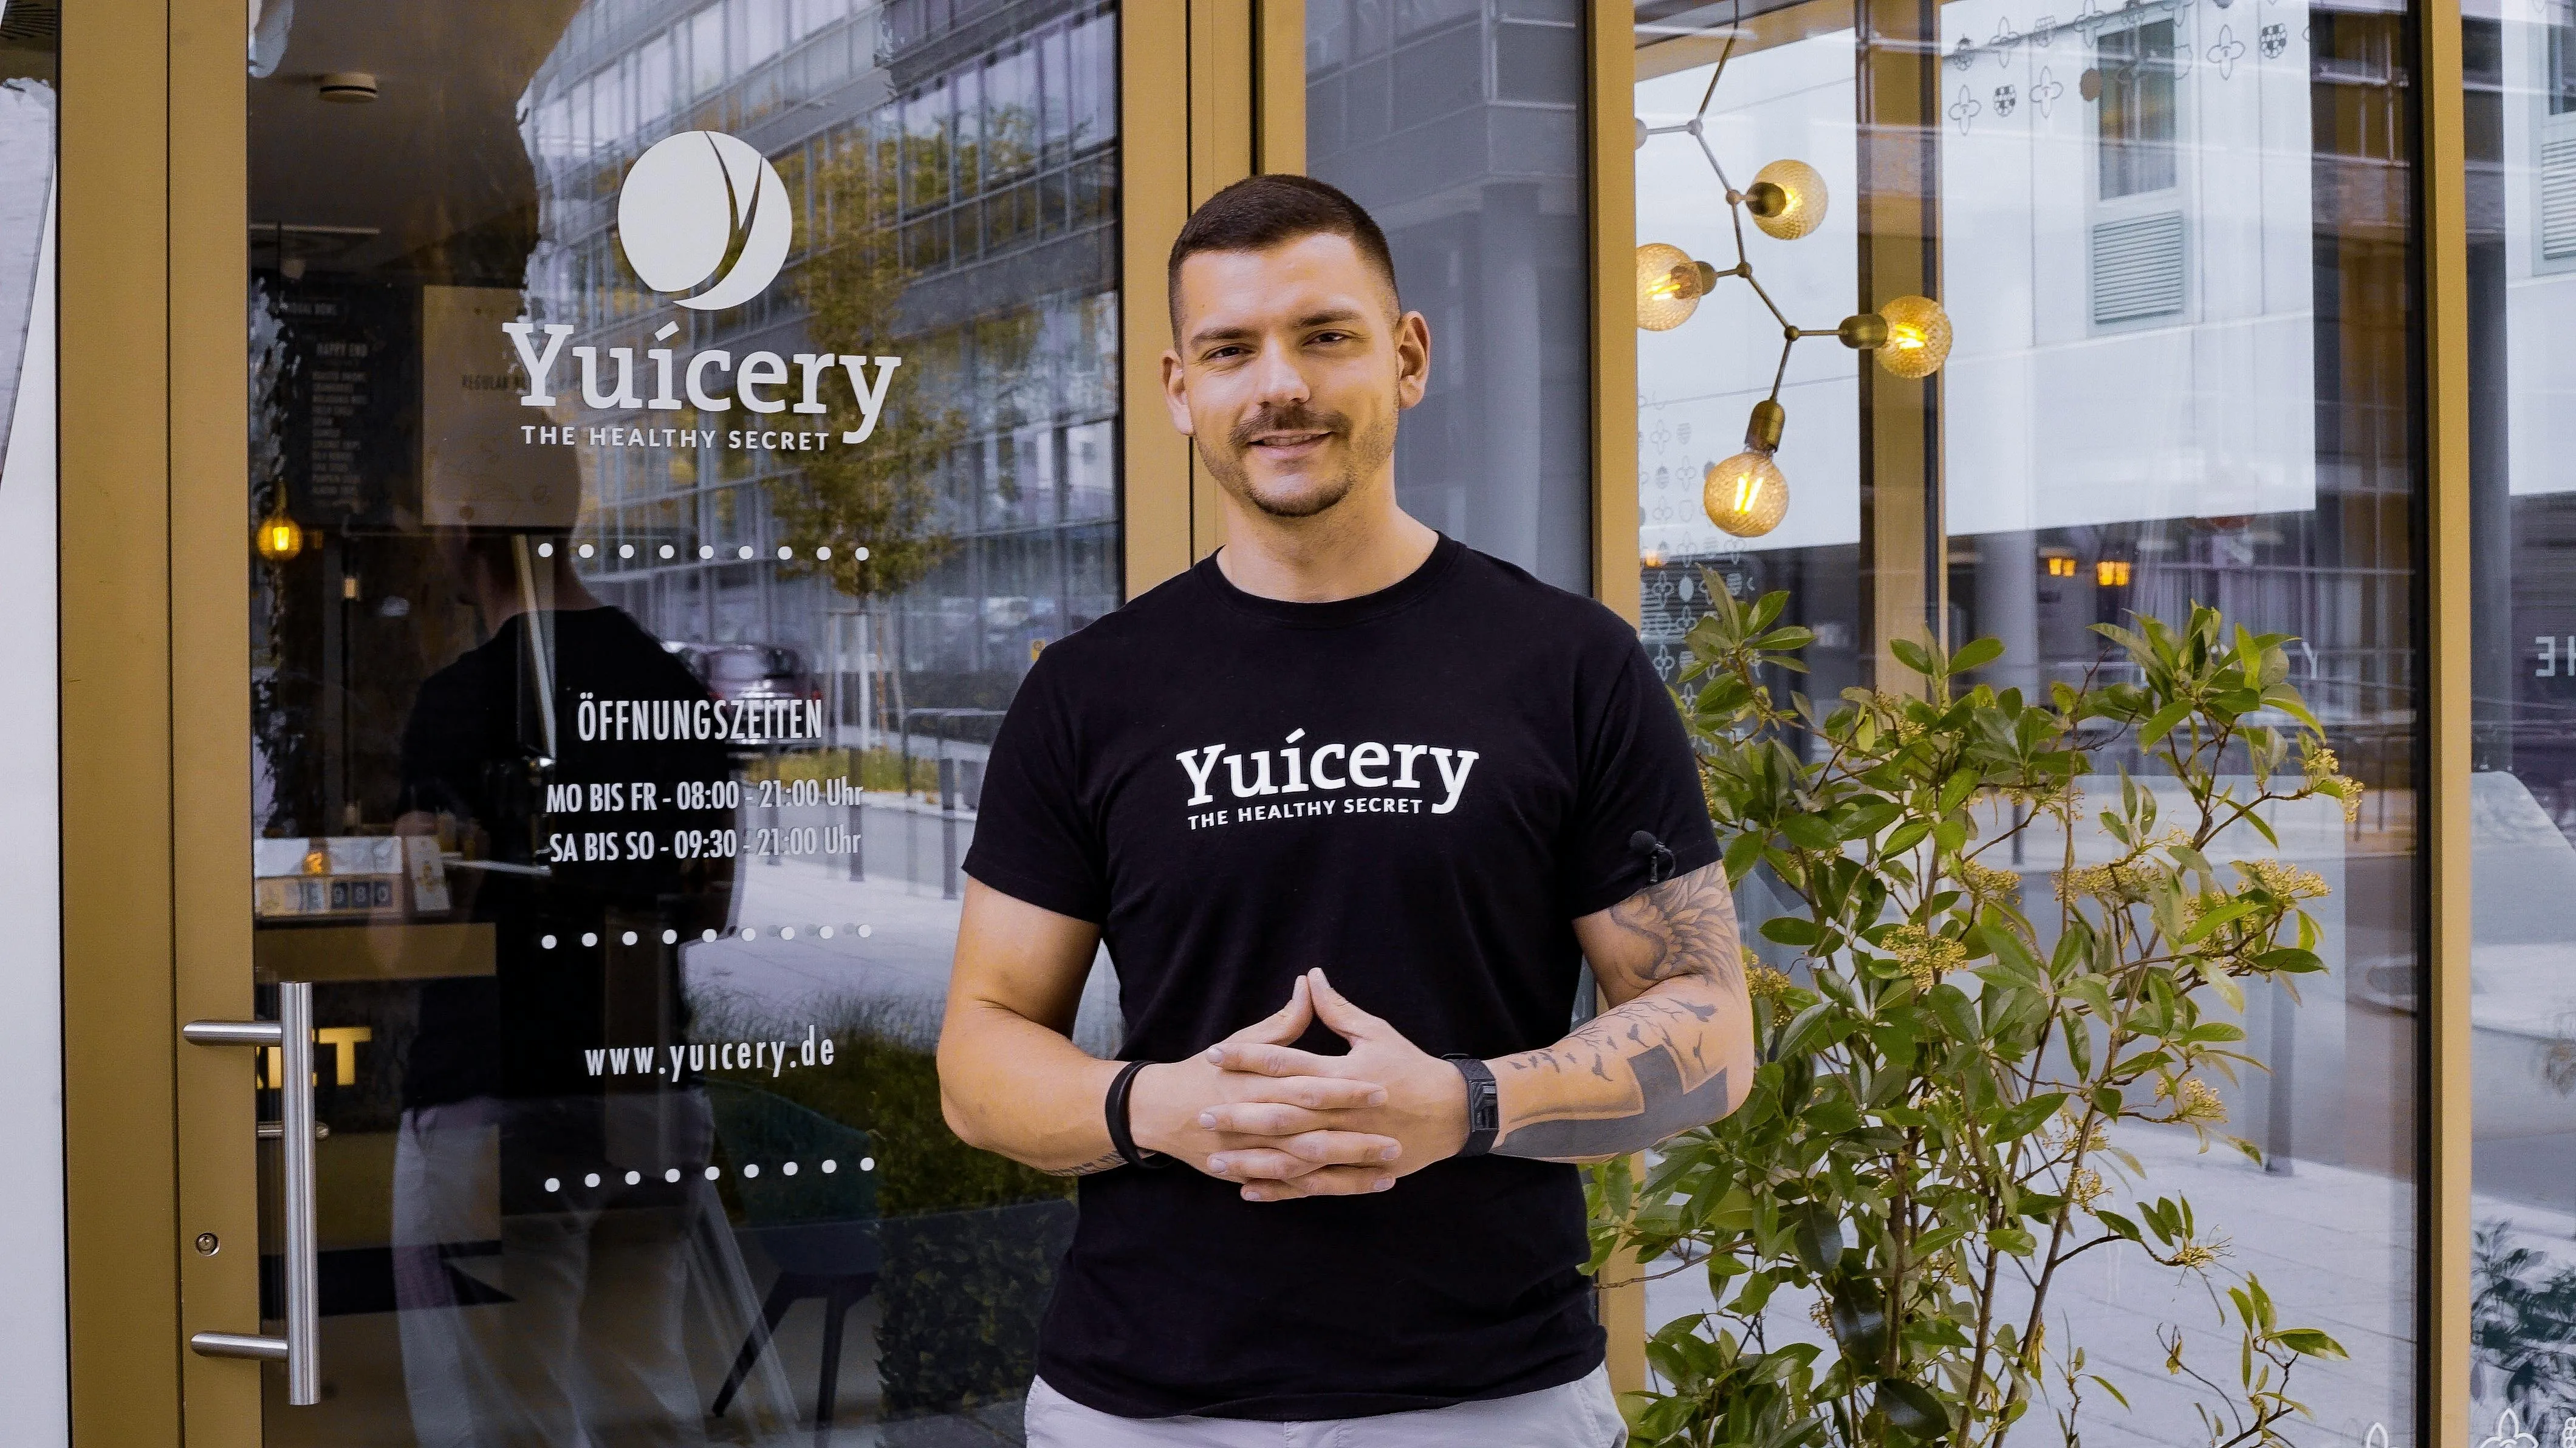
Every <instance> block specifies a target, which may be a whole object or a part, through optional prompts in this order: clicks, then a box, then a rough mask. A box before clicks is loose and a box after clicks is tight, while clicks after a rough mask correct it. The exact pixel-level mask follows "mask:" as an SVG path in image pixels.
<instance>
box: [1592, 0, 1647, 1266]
mask: <svg viewBox="0 0 2576 1448" xmlns="http://www.w3.org/2000/svg"><path fill="white" fill-rule="evenodd" d="M1635 21H1636V12H1635V10H1634V8H1633V6H1632V5H1630V4H1628V3H1625V0H1620V3H1613V0H1593V3H1592V5H1591V7H1590V23H1589V25H1588V26H1587V27H1586V44H1587V46H1588V49H1589V52H1590V53H1589V55H1588V57H1587V58H1588V59H1589V61H1590V62H1591V63H1590V65H1589V66H1588V67H1587V69H1588V71H1589V73H1590V76H1591V92H1590V101H1591V106H1590V109H1591V113H1592V124H1591V134H1590V135H1588V136H1587V137H1586V138H1585V140H1586V142H1587V143H1588V146H1589V150H1590V154H1589V155H1588V156H1587V157H1586V158H1585V159H1586V161H1587V163H1588V169H1589V170H1590V171H1591V173H1592V174H1591V198H1590V199H1591V206H1592V596H1593V597H1595V598H1597V599H1599V600H1601V601H1602V602H1603V603H1605V604H1608V605H1609V606H1610V608H1611V609H1612V610H1613V611H1615V612H1616V613H1618V615H1619V616H1620V617H1621V618H1624V619H1626V620H1628V622H1630V623H1631V624H1633V623H1636V622H1637V621H1638V611H1639V609H1640V608H1641V607H1642V606H1643V604H1642V600H1641V599H1640V598H1639V591H1640V588H1641V580H1640V579H1639V576H1638V571H1637V570H1638V561H1637V527H1638V521H1637V288H1636V282H1635V280H1634V278H1635V276H1636V270H1637V269H1636V264H1635V262H1634V261H1632V260H1631V258H1633V257H1634V256H1635V255H1636V251H1637V148H1636V116H1637V42H1636V33H1635V28H1634V27H1635ZM1644 1310H1645V1309H1644V1305H1643V1302H1642V1299H1641V1300H1640V1303H1639V1306H1638V1311H1639V1313H1640V1314H1642V1313H1643V1312H1644Z"/></svg>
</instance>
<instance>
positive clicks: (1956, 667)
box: [1950, 638, 2004, 674]
mask: <svg viewBox="0 0 2576 1448" xmlns="http://www.w3.org/2000/svg"><path fill="white" fill-rule="evenodd" d="M2003 656H2004V641H2003V640H2002V639H1998V638H1982V639H1976V640H1973V641H1971V642H1969V643H1965V644H1961V645H1960V646H1959V651H1958V652H1957V653H1955V654H1952V655H1951V656H1950V672H1951V673H1954V674H1964V673H1966V672H1968V671H1969V670H1971V669H1982V668H1984V667H1985V666H1986V665H1988V664H1991V663H1993V662H1994V661H1995V660H1997V659H2000V658H2002V657H2003Z"/></svg>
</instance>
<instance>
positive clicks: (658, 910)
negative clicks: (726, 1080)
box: [394, 535, 740, 1448]
mask: <svg viewBox="0 0 2576 1448" xmlns="http://www.w3.org/2000/svg"><path fill="white" fill-rule="evenodd" d="M445 542H446V544H447V547H446V552H447V554H448V561H449V562H450V564H451V566H453V567H454V569H455V570H456V573H457V576H458V578H459V580H460V582H461V584H462V592H463V593H464V595H465V601H467V602H469V603H471V604H473V605H474V606H475V607H476V608H477V609H478V610H479V612H480V613H481V615H482V618H483V621H484V625H485V627H486V629H487V630H488V632H489V637H488V639H487V640H486V641H485V642H484V643H483V644H482V645H481V646H479V647H477V648H474V649H471V650H469V651H467V652H466V653H465V654H464V655H463V656H462V657H460V658H458V659H457V660H456V661H455V662H454V663H451V664H449V665H448V666H447V667H446V668H444V669H441V670H440V671H438V672H437V673H436V674H433V675H432V676H430V678H429V679H428V680H426V681H425V682H424V683H423V684H422V685H421V689H420V694H419V696H418V698H417V699H416V700H415V701H414V703H413V706H412V711H411V716H410V719H409V721H408V723H407V724H406V726H405V729H404V735H403V745H402V785H403V794H404V800H403V804H404V808H405V810H406V811H407V813H406V814H405V815H404V817H403V819H402V820H401V821H400V823H399V824H398V825H397V828H398V829H400V830H403V831H405V832H412V833H418V832H425V831H426V830H427V829H429V828H430V827H431V822H432V821H433V820H434V819H435V818H436V817H437V816H439V815H446V816H449V817H450V818H451V819H452V820H453V821H454V822H456V824H457V825H458V826H460V827H461V828H463V829H465V830H467V831H468V832H470V833H471V834H472V835H473V836H474V837H476V838H478V839H481V840H485V841H488V851H489V854H488V858H487V859H486V860H483V861H479V862H477V861H469V862H467V864H468V865H469V866H472V868H463V869H460V871H459V875H460V888H461V889H462V890H463V891H464V892H465V893H464V899H463V902H462V903H464V905H465V906H466V908H467V910H468V912H469V913H470V914H471V916H472V917H473V918H474V919H475V920H477V921H482V922H488V923H489V924H490V926H491V927H492V933H493V947H494V974H493V975H492V976H491V977H488V978H479V979H478V978H461V979H451V980H440V981H433V982H430V983H428V985H427V986H426V987H425V988H424V990H423V992H422V995H421V1004H420V1021H419V1026H418V1029H417V1031H416V1033H415V1034H414V1036H413V1039H412V1042H411V1049H410V1054H409V1057H408V1060H407V1063H406V1068H405V1072H404V1082H403V1104H404V1111H403V1118H402V1126H401V1132H400V1135H399V1136H398V1138H397V1142H396V1160H395V1181H394V1217H395V1223H394V1239H395V1242H396V1248H395V1257H396V1264H395V1275H396V1295H397V1301H398V1303H399V1305H400V1306H401V1308H402V1318H401V1322H402V1339H403V1365H404V1377H405V1384H406V1387H407V1389H408V1391H409V1395H410V1398H411V1403H412V1418H413V1424H414V1428H415V1431H416V1432H417V1434H418V1436H419V1438H420V1440H421V1441H422V1442H423V1443H424V1444H432V1445H441V1448H444V1445H456V1448H464V1445H474V1448H493V1445H503V1444H507V1445H514V1448H515V1445H521V1444H526V1445H530V1448H534V1445H540V1444H542V1445H557V1444H566V1443H580V1442H616V1443H620V1444H629V1443H632V1444H666V1443H673V1444H676V1443H700V1442H704V1441H705V1431H704V1417H703V1413H704V1407H703V1404H702V1403H701V1402H700V1398H699V1389H698V1384H697V1380H696V1376H695V1374H694V1373H693V1372H692V1371H691V1368H690V1362H689V1356H688V1352H687V1335H686V1333H685V1332H684V1330H683V1329H684V1316H683V1309H684V1307H685V1306H686V1304H687V1302H688V1300H689V1297H690V1294H691V1292H692V1291H693V1290H694V1291H703V1290H705V1289H706V1288H707V1287H708V1286H709V1285H711V1284H710V1282H709V1279H710V1278H712V1279H714V1280H713V1283H712V1285H713V1286H715V1287H717V1288H719V1289H725V1290H732V1291H736V1292H738V1291H739V1277H740V1269H739V1266H738V1264H735V1263H733V1262H732V1260H731V1257H730V1241H729V1239H724V1238H722V1237H721V1231H722V1228H721V1222H720V1219H719V1220H717V1221H716V1222H715V1224H714V1230H713V1231H709V1230H707V1229H708V1226H709V1221H710V1215H711V1213H712V1212H713V1210H714V1209H713V1207H712V1204H711V1203H709V1202H708V1201H707V1200H706V1196H707V1187H706V1183H705V1181H704V1179H703V1178H702V1176H701V1175H700V1172H701V1171H702V1169H703V1167H704V1166H705V1164H706V1162H707V1160H708V1157H709V1154H710V1151H711V1137H712V1129H711V1126H710V1122H709V1115H708V1111H707V1106H706V1102H705V1099H704V1097H703V1095H702V1093H701V1092H700V1091H699V1090H698V1088H697V1086H696V1084H695V1081H694V1080H693V1079H686V1078H684V1079H681V1080H679V1081H676V1082H675V1081H674V1080H673V1079H672V1078H671V1075H670V1073H669V1072H668V1071H667V1070H666V1071H665V1072H663V1073H662V1074H659V1075H656V1076H654V1077H653V1078H651V1079H650V1080H639V1079H638V1078H636V1077H620V1078H616V1079H610V1078H607V1077H603V1076H599V1075H595V1074H593V1071H592V1069H591V1067H590V1065H589V1060H590V1057H589V1054H588V1053H589V1052H592V1051H595V1050H597V1049H598V1048H602V1047H612V1046H613V1047H627V1048H631V1047H635V1046H652V1047H655V1048H657V1054H658V1051H659V1049H660V1048H667V1047H669V1046H671V1045H674V1044H677V1043H679V1042H681V1041H682V1040H683V1038H684V1037H683V1028H684V1026H685V1009H684V1005H683V1002H682V1000H681V997H680V993H679V985H680V982H679V979H678V970H677V954H676V948H675V946H673V945H670V944H666V943H665V942H664V940H663V934H664V932H665V931H672V932H681V931H685V932H687V933H688V934H689V935H691V936H694V935H696V933H697V932H698V931H699V930H701V929H704V928H706V927H708V926H711V925H721V924H722V923H723V921H724V914H725V899H726V885H725V882H724V880H723V879H722V878H721V877H719V876H716V875H712V874H709V873H706V872H705V871H704V870H703V869H702V868H701V867H696V866H683V865H680V864H676V863H674V862H673V861H672V860H671V859H670V857H669V855H668V853H667V852H662V851H657V852H655V856H654V858H652V859H649V860H642V861H639V860H636V859H634V858H633V853H634V852H633V851H631V850H623V849H621V850H620V851H619V852H618V853H619V855H620V858H619V859H617V860H615V861H614V862H607V861H599V860H594V859H588V858H583V857H584V856H586V855H587V854H589V853H590V852H589V851H587V850H580V849H576V850H575V851H574V852H573V854H574V856H575V858H571V859H566V858H561V857H560V856H559V852H557V851H556V850H554V849H553V848H551V847H550V841H551V840H552V839H553V838H555V837H557V835H558V834H560V833H566V832H568V833H571V834H572V835H573V836H574V837H575V839H576V840H580V839H582V838H583V837H584V836H587V835H589V834H591V833H594V832H602V831H606V832H610V833H612V834H613V835H614V836H615V837H616V838H618V839H619V840H621V841H622V840H625V839H627V838H631V837H632V832H642V831H646V830H651V831H653V832H654V833H656V834H658V835H660V836H662V837H665V838H667V836H668V834H669V826H670V825H672V824H674V823H677V822H681V821H684V820H685V821H687V822H689V823H699V822H700V821H699V820H698V819H697V817H695V816H685V815H682V814H680V813H679V812H678V811H674V810H669V809H649V810H637V809H635V808H633V807H632V806H633V805H634V804H635V803H636V801H635V800H634V798H633V797H632V794H631V791H632V790H633V787H634V785H635V783H637V782H639V781H642V782H647V783H652V784H656V785H658V786H659V787H660V788H659V791H657V802H658V797H659V796H666V795H667V793H668V790H669V787H670V785H671V783H673V782H675V781H681V780H713V779H719V778H722V777H724V775H725V774H726V772H727V760H726V757H725V754H724V749H723V746H722V745H721V744H717V743H712V742H704V743H701V742H687V743H676V742H668V741H665V742H657V743H638V742H627V741H616V742H606V741H598V740H587V741H586V740H584V739H583V738H582V737H581V734H582V732H583V731H582V730H581V729H580V728H579V727H578V726H577V710H578V708H579V701H581V700H583V699H584V698H585V697H590V698H596V699H601V700H618V699H648V700H683V699H686V700H695V699H701V698H704V697H706V693H705V689H704V687H703V686H702V685H701V684H700V683H699V682H698V680H697V679H696V678H695V676H693V675H691V674H690V673H689V672H688V670H687V669H686V668H685V667H683V666H682V665H681V664H680V663H679V662H678V661H677V660H675V659H673V658H672V657H671V655H670V654H669V653H668V652H667V651H665V650H664V649H663V647H662V646H661V644H660V643H659V642H657V641H656V640H655V639H653V638H652V637H651V636H650V635H649V634H647V633H645V632H644V631H643V630H642V629H641V628H638V627H637V626H636V625H635V623H634V621H633V620H631V619H629V618H628V617H626V615H625V614H623V613H621V612H619V611H617V610H615V609H612V608H608V607H605V606H603V605H602V604H600V602H599V601H598V600H597V599H596V598H593V597H592V596H591V595H590V594H589V593H588V592H587V591H586V590H584V589H583V588H582V586H581V583H580V580H579V579H577V578H576V577H574V576H573V574H572V571H571V570H570V568H568V567H566V566H564V564H565V562H566V560H565V559H563V558H562V557H561V556H560V555H561V553H562V551H563V550H562V549H561V548H560V547H557V548H552V549H548V550H547V552H548V553H551V554H554V555H556V556H554V557H553V558H552V559H551V560H549V559H548V558H546V557H544V556H542V555H540V554H538V553H537V551H536V540H534V539H530V538H527V537H525V536H510V535H474V536H466V535H458V536H452V537H450V538H448V539H446V540H445ZM609 785H616V786H619V787H620V788H621V790H624V791H628V793H623V794H620V795H618V796H616V797H615V798H614V801H613V802H614V803H616V804H618V805H619V806H621V807H620V808H618V809H616V810H614V811H612V812H608V813H600V814H593V813H591V812H590V811H591V810H592V809H594V808H596V807H597V806H598V805H601V804H607V803H611V802H612V801H611V800H610V799H609V798H606V797H601V798H597V799H594V797H593V789H594V786H598V787H603V788H604V787H605V786H609ZM550 791H554V792H557V793H558V798H557V799H556V800H554V801H550V800H549V798H548V795H549V792H550ZM565 791H569V792H572V793H573V795H574V796H575V797H577V798H578V799H579V800H580V801H581V807H582V810H583V812H582V813H580V814H577V815H572V816H570V817H569V818H567V817H563V816H562V815H561V814H558V815H556V816H554V817H551V818H550V817H549V806H550V804H554V803H560V802H561V792H565ZM611 827H613V830H612V828H611ZM630 932H631V933H630ZM585 936H588V937H589V938H590V939H591V940H595V941H597V942H598V943H597V944H596V945H590V944H586V943H584V937H585ZM550 940H551V944H549V943H548V942H549V941H550ZM621 1054H622V1053H621ZM629 1173H632V1174H633V1175H632V1177H631V1178H630V1177H629V1175H628V1174H629ZM670 1173H677V1177H676V1180H668V1179H666V1174H670ZM550 1181H551V1182H552V1183H553V1184H554V1185H553V1186H552V1187H551V1188H550V1187H549V1185H548V1183H549V1182H550ZM594 1181H595V1182H596V1183H598V1185H596V1186H592V1185H589V1183H591V1182H594ZM630 1182H631V1184H630ZM496 1208H497V1213H498V1216H497V1220H496V1219H495V1210H496ZM496 1238H497V1241H498V1247H499V1252H498V1256H497V1258H495V1257H493V1256H491V1255H490V1254H491V1250H492V1243H493V1242H494V1240H495V1239H496ZM486 1289H488V1290H486Z"/></svg>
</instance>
